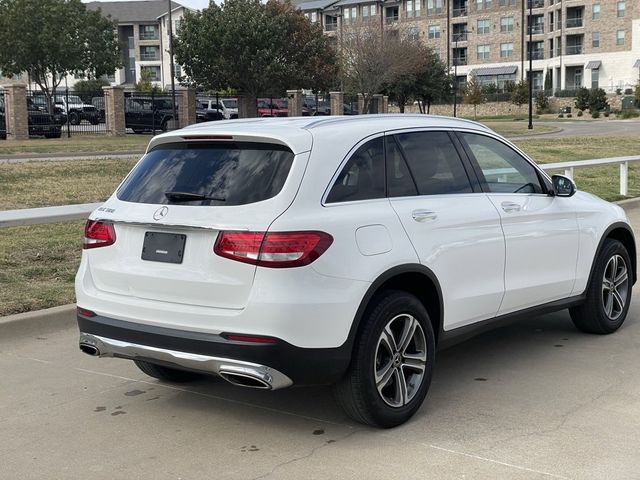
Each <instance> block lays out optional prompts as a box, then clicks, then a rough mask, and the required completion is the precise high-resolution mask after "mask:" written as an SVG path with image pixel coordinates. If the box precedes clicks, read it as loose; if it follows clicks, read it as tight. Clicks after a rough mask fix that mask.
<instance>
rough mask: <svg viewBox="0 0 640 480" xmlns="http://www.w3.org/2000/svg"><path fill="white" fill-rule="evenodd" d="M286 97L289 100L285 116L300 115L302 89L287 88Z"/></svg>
mask: <svg viewBox="0 0 640 480" xmlns="http://www.w3.org/2000/svg"><path fill="white" fill-rule="evenodd" d="M287 99H288V100H289V108H288V110H289V113H288V114H287V116H289V117H301V116H302V105H303V103H304V101H303V100H304V98H303V95H302V90H287Z"/></svg>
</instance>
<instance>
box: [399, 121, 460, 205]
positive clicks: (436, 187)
mask: <svg viewBox="0 0 640 480" xmlns="http://www.w3.org/2000/svg"><path fill="white" fill-rule="evenodd" d="M395 138H396V140H397V142H398V145H399V146H400V150H401V151H402V153H403V154H404V157H405V158H406V160H407V164H408V166H409V170H410V171H411V174H412V176H413V179H414V180H415V184H416V187H417V188H418V194H419V195H443V194H452V193H471V192H472V191H473V190H472V188H471V183H470V182H469V177H468V176H467V172H466V171H465V169H464V166H463V164H462V160H461V159H460V156H459V155H458V152H457V151H456V149H455V147H454V146H453V143H452V142H451V138H449V135H448V134H447V132H411V133H402V134H398V135H395Z"/></svg>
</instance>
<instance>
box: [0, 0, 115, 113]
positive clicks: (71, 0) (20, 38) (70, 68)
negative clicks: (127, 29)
mask: <svg viewBox="0 0 640 480" xmlns="http://www.w3.org/2000/svg"><path fill="white" fill-rule="evenodd" d="M120 66H121V55H120V44H119V43H118V36H117V23H116V22H114V21H112V20H110V19H107V18H104V17H103V16H102V14H101V13H100V12H99V11H91V10H87V8H86V6H85V5H84V4H83V3H82V2H81V1H80V0H0V70H2V71H3V72H4V74H5V75H16V74H19V73H22V72H27V73H28V74H29V77H30V79H31V80H32V81H34V82H35V83H37V84H38V86H39V87H40V88H41V89H42V91H43V93H44V94H45V95H46V97H47V100H48V101H49V105H52V101H51V100H52V98H53V97H54V95H55V93H56V89H57V88H58V86H59V85H60V83H61V82H62V80H63V79H64V78H65V76H66V75H68V74H70V73H82V74H84V75H86V76H87V78H89V79H94V78H98V77H100V76H102V75H105V74H111V73H113V72H114V71H115V70H116V69H117V68H119V67H120Z"/></svg>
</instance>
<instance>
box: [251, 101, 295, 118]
mask: <svg viewBox="0 0 640 480" xmlns="http://www.w3.org/2000/svg"><path fill="white" fill-rule="evenodd" d="M288 115H289V101H288V100H287V99H286V98H284V99H282V98H259V99H258V116H259V117H287V116H288Z"/></svg>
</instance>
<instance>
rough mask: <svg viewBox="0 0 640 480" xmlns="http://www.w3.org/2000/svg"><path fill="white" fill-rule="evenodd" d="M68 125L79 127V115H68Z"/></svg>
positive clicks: (74, 113) (76, 113)
mask: <svg viewBox="0 0 640 480" xmlns="http://www.w3.org/2000/svg"><path fill="white" fill-rule="evenodd" d="M69 123H70V124H71V125H80V115H79V114H78V112H71V113H70V114H69Z"/></svg>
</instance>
